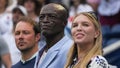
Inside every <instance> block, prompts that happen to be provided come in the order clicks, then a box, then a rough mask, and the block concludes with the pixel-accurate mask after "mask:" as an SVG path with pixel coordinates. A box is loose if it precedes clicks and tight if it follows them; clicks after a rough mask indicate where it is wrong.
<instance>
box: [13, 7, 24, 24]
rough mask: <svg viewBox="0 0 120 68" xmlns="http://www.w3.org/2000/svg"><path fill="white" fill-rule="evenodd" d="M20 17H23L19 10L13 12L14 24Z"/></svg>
mask: <svg viewBox="0 0 120 68" xmlns="http://www.w3.org/2000/svg"><path fill="white" fill-rule="evenodd" d="M22 16H24V15H23V14H22V12H21V11H20V10H19V9H17V10H15V11H14V12H13V22H14V23H15V24H16V22H17V20H18V19H19V18H20V17H22Z"/></svg>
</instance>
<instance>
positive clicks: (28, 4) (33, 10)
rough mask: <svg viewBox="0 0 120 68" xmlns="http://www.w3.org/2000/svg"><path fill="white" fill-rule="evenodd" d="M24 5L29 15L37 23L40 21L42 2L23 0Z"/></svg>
mask: <svg viewBox="0 0 120 68" xmlns="http://www.w3.org/2000/svg"><path fill="white" fill-rule="evenodd" d="M23 5H24V7H25V8H26V9H27V13H28V17H31V18H32V19H33V20H35V21H36V22H37V23H38V22H39V17H38V15H39V13H40V9H41V7H42V4H41V3H40V1H38V0H23Z"/></svg>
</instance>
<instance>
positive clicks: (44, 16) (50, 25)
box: [39, 6, 64, 36]
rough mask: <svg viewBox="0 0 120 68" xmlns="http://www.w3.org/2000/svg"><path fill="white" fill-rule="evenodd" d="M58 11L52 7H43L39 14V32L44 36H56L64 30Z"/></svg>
mask: <svg viewBox="0 0 120 68" xmlns="http://www.w3.org/2000/svg"><path fill="white" fill-rule="evenodd" d="M60 16H61V15H60V11H59V10H58V9H57V8H55V7H54V6H45V7H43V8H42V9H41V12H40V17H39V19H40V23H39V24H40V25H41V31H42V33H43V35H45V36H52V35H56V34H58V33H60V32H62V31H63V30H64V26H63V23H64V22H63V20H62V19H61V17H60Z"/></svg>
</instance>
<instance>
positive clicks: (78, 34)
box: [76, 33, 84, 38]
mask: <svg viewBox="0 0 120 68" xmlns="http://www.w3.org/2000/svg"><path fill="white" fill-rule="evenodd" d="M83 36H84V34H83V33H77V34H76V37H77V38H82V37H83Z"/></svg>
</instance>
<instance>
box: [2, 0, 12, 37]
mask: <svg viewBox="0 0 120 68" xmlns="http://www.w3.org/2000/svg"><path fill="white" fill-rule="evenodd" d="M8 4H9V0H0V34H1V35H3V34H5V33H11V32H12V28H13V23H12V14H10V13H8V12H6V8H7V7H8Z"/></svg>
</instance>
